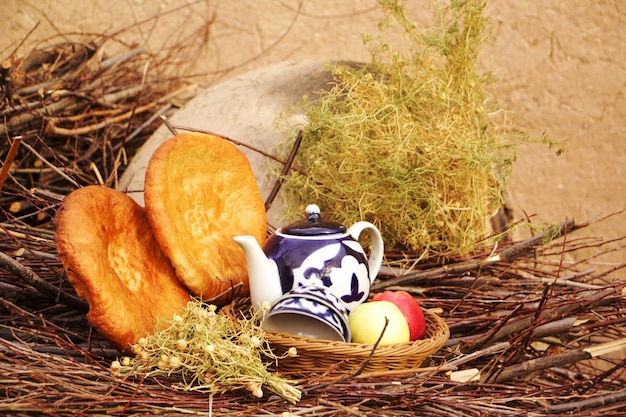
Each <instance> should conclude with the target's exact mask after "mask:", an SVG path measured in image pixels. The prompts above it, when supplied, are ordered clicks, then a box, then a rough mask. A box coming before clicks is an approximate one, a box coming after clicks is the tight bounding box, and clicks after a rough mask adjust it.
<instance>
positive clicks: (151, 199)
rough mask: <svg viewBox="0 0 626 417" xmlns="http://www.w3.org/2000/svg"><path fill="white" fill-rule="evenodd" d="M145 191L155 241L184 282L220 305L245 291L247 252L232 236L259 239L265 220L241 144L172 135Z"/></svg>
mask: <svg viewBox="0 0 626 417" xmlns="http://www.w3.org/2000/svg"><path fill="white" fill-rule="evenodd" d="M144 196H145V204H146V212H147V214H148V219H149V220H150V224H151V225H152V230H154V234H155V236H156V238H157V240H158V242H159V245H160V246H161V249H162V250H163V252H164V253H165V254H166V256H167V257H168V258H169V259H170V261H171V262H172V265H174V268H175V269H176V273H177V275H178V277H179V279H180V280H181V281H182V282H183V284H184V285H185V286H186V287H187V288H189V289H190V290H191V291H192V292H193V293H194V294H196V295H198V296H200V297H202V299H204V300H211V301H212V302H213V303H215V304H218V305H220V304H223V303H225V302H227V301H228V300H229V299H231V298H232V296H233V295H246V294H248V293H249V285H248V272H247V266H246V260H245V256H244V253H243V251H242V250H241V248H240V247H239V245H237V243H235V242H234V241H233V237H235V236H238V235H252V236H254V237H255V238H256V239H257V241H258V242H259V244H262V243H263V242H264V241H265V237H266V233H267V221H266V217H265V205H264V202H263V198H262V196H261V193H260V191H259V188H258V186H257V183H256V180H255V178H254V173H253V172H252V168H251V166H250V163H249V162H248V159H247V158H246V156H245V155H244V154H243V153H242V152H241V151H240V150H239V149H237V148H236V147H235V146H234V145H233V144H231V143H230V142H228V141H227V140H226V139H224V138H222V137H219V136H214V135H208V134H201V133H184V134H179V135H176V136H175V137H173V138H171V139H169V140H168V141H166V142H164V143H163V144H161V145H160V146H159V148H157V150H156V151H155V152H154V154H153V155H152V157H151V159H150V161H149V163H148V167H147V169H146V179H145V186H144ZM237 287H239V288H237ZM231 289H235V290H236V292H235V293H234V294H233V293H229V290H231ZM216 297H217V298H216Z"/></svg>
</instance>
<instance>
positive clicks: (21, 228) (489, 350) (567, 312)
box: [0, 39, 626, 417]
mask: <svg viewBox="0 0 626 417" xmlns="http://www.w3.org/2000/svg"><path fill="white" fill-rule="evenodd" d="M99 41H103V40H102V39H101V40H96V41H94V42H81V43H63V44H60V45H57V46H55V47H52V48H47V49H44V50H37V51H34V52H33V54H32V56H31V55H29V56H27V57H25V58H23V59H11V60H8V61H6V63H3V65H2V67H3V71H4V72H3V81H2V97H1V102H0V112H1V114H2V116H3V117H2V120H1V121H0V122H1V124H0V131H1V132H2V135H3V137H5V138H10V143H11V146H7V147H3V148H2V149H3V150H2V151H0V157H1V158H2V161H3V167H6V169H3V171H2V177H1V180H2V182H3V183H4V185H3V188H2V189H3V195H2V200H1V203H2V212H1V215H2V219H0V392H1V394H2V395H1V396H0V412H2V413H8V412H10V413H12V414H13V415H38V416H40V415H49V416H65V415H67V416H69V415H85V414H107V415H132V414H151V415H181V414H195V415H212V414H213V413H215V414H216V415H228V416H252V415H325V416H344V415H355V416H366V415H387V416H410V415H421V416H448V417H450V416H484V415H514V416H517V415H519V416H521V415H524V416H526V415H535V416H540V415H541V416H542V415H582V416H585V415H587V416H596V415H603V416H617V415H623V410H624V409H626V393H625V392H624V390H623V386H624V380H625V379H626V375H625V372H624V367H625V365H626V360H625V359H624V355H623V352H624V346H625V345H626V312H625V310H624V298H625V295H624V286H625V284H624V283H623V280H620V279H619V274H620V273H621V270H622V268H623V267H624V266H626V264H620V265H614V266H612V267H611V268H609V269H606V268H605V269H603V270H601V271H600V270H596V269H591V268H589V266H588V265H590V264H592V263H593V261H594V259H595V258H596V257H599V256H601V255H602V254H603V253H606V252H608V251H610V250H611V249H610V248H609V246H608V245H607V244H608V243H609V242H604V241H602V240H590V239H583V238H580V239H578V238H576V231H577V230H579V229H583V228H592V227H593V225H594V224H595V223H596V222H601V221H602V220H603V219H597V220H594V221H587V222H582V223H575V222H573V221H568V222H565V223H563V224H560V225H555V226H553V227H550V228H548V229H546V230H544V231H543V232H540V233H538V234H536V235H535V236H534V237H532V238H530V239H528V240H523V241H518V242H508V243H503V244H501V245H500V247H497V248H496V249H494V250H484V251H482V252H481V251H479V252H478V253H475V254H474V255H472V256H470V257H463V258H460V257H453V256H448V257H447V258H445V259H446V260H445V261H441V260H440V259H437V260H433V261H432V262H430V261H422V262H420V263H416V262H415V259H417V258H418V254H411V253H401V254H400V253H388V254H387V258H388V260H389V264H388V266H387V267H385V268H384V269H383V271H382V276H381V277H380V278H379V279H378V280H377V281H376V283H375V285H374V288H373V291H376V292H378V291H382V290H385V289H392V290H393V289H403V290H406V291H409V292H411V293H413V294H414V295H415V296H416V297H417V298H418V299H419V300H420V302H421V304H422V306H423V307H424V308H429V309H433V310H434V311H436V312H438V314H440V316H441V317H443V318H444V319H445V320H446V322H447V323H448V325H449V327H450V330H451V338H450V340H449V341H448V343H447V344H446V346H445V347H444V348H442V349H441V350H440V351H439V352H437V353H436V354H435V355H433V356H432V357H431V358H430V359H429V360H428V361H426V363H424V364H422V367H421V368H419V369H399V370H390V371H386V372H376V373H363V372H359V371H358V370H356V371H355V372H354V373H350V374H346V375H343V376H337V375H336V374H332V375H331V374H328V375H326V374H312V373H311V372H309V370H307V369H302V372H300V373H296V374H292V375H288V376H289V377H290V378H292V379H294V381H295V383H296V384H297V385H298V387H300V388H301V389H302V391H303V397H302V400H301V401H299V402H298V403H297V404H295V405H291V404H289V403H287V402H285V401H284V400H282V399H280V398H278V397H273V396H270V395H268V394H266V396H265V397H264V398H261V399H256V398H251V397H250V396H249V395H248V394H247V393H246V392H237V391H235V392H230V393H227V394H223V395H219V396H207V395H206V394H202V393H198V392H193V391H188V392H185V391H175V390H173V389H172V385H173V384H174V383H175V382H177V381H176V378H177V377H176V375H172V376H171V377H160V378H152V377H136V376H122V377H120V376H117V375H114V374H113V373H111V371H110V368H109V365H110V363H111V361H112V360H114V359H115V358H117V357H118V356H119V355H120V354H119V352H117V351H116V350H115V349H113V348H112V346H111V345H110V344H109V343H108V342H107V341H106V340H104V339H102V338H101V337H100V336H99V335H98V334H97V332H95V331H94V330H93V329H92V328H91V326H90V325H89V323H88V322H87V320H86V318H85V311H86V309H87V306H86V304H85V302H84V301H82V300H81V299H79V298H78V297H77V296H76V294H75V292H74V290H73V288H72V287H71V286H70V285H69V284H68V281H67V279H66V276H65V273H64V270H63V267H62V265H61V263H60V261H59V259H58V256H57V253H56V248H55V245H54V226H53V223H52V221H51V217H53V216H54V213H55V211H56V209H57V207H58V205H59V203H60V201H62V199H63V197H64V196H65V195H67V194H68V193H69V192H71V191H72V190H73V189H74V188H76V187H78V186H82V185H85V184H94V183H100V184H104V185H107V186H115V180H116V178H117V174H118V173H119V172H120V170H121V169H123V164H121V163H120V161H122V159H123V158H124V155H126V156H127V157H131V156H132V153H133V149H134V148H136V147H137V146H138V145H139V144H141V143H142V141H143V139H145V138H146V137H147V136H148V135H149V134H151V133H152V131H153V130H154V129H155V128H156V126H157V125H158V119H159V116H160V115H162V114H164V113H165V112H166V111H167V108H174V107H176V100H175V99H174V97H175V96H176V95H177V91H178V88H179V87H181V84H176V83H171V84H163V85H162V84H159V83H150V82H146V77H145V71H144V70H143V68H145V61H143V57H145V56H144V52H143V51H141V50H139V49H132V50H129V51H127V52H125V53H121V54H120V55H115V56H112V57H110V58H103V56H102V55H101V54H99V53H98V51H99V47H100V45H101V42H99ZM7 74H8V75H7ZM57 103H61V104H57ZM3 140H4V139H3ZM11 161H13V164H11ZM9 166H13V168H11V170H9V169H8V167H9ZM615 215H619V216H623V215H624V213H617V214H615ZM624 242H626V236H625V237H624V238H623V239H619V240H618V241H617V242H615V241H613V242H610V243H611V244H613V245H615V244H616V243H617V244H618V245H619V244H621V245H622V246H623V245H624V244H625V243H624ZM589 252H593V253H594V254H593V255H591V256H587V257H583V258H584V259H583V260H581V261H579V262H569V261H568V259H576V258H581V256H577V255H579V254H580V253H589ZM620 352H621V356H620Z"/></svg>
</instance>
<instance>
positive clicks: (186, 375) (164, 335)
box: [111, 300, 301, 403]
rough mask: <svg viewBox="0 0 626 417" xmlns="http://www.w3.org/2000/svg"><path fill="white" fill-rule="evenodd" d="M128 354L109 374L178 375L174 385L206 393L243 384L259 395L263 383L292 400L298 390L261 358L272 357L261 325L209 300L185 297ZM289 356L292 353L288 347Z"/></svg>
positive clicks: (298, 395)
mask: <svg viewBox="0 0 626 417" xmlns="http://www.w3.org/2000/svg"><path fill="white" fill-rule="evenodd" d="M132 351H133V353H135V355H136V356H135V357H134V358H130V357H123V358H121V359H120V360H116V361H114V362H113V363H112V364H111V370H112V371H113V372H115V373H120V374H127V373H131V372H132V373H135V374H141V375H143V374H147V375H148V376H162V375H167V376H169V375H179V376H180V379H181V381H180V382H178V383H176V384H174V388H175V389H181V390H189V391H203V392H209V393H212V394H218V393H223V392H226V391H231V390H236V389H246V390H248V391H249V392H250V394H251V395H252V396H254V397H257V398H260V397H262V396H263V387H267V389H269V390H270V391H272V392H274V393H276V394H278V395H280V396H281V397H283V398H285V399H286V400H288V401H290V402H292V403H295V402H296V401H298V400H299V399H300V396H301V392H300V390H298V389H297V388H295V387H294V386H292V385H291V384H290V383H289V382H288V381H287V380H285V379H284V378H282V377H281V376H279V375H277V374H275V373H272V372H270V371H269V370H268V369H267V366H266V364H265V363H264V362H263V359H262V357H263V356H265V357H269V358H273V359H279V358H278V357H276V356H274V355H273V353H272V351H271V350H270V348H269V344H268V343H267V341H266V339H265V334H264V332H263V330H262V329H261V327H260V326H259V325H258V322H256V321H255V320H253V319H249V320H248V319H245V318H241V319H240V320H237V321H235V320H233V319H232V318H230V317H228V316H226V315H221V314H217V313H216V307H215V306H214V305H209V306H205V305H203V303H202V302H201V301H200V300H192V301H190V302H189V303H188V304H187V306H186V308H185V309H184V311H183V312H182V313H181V314H180V315H176V316H174V317H173V318H171V319H169V320H161V321H160V322H159V324H158V325H157V330H156V331H155V333H154V334H151V335H148V336H146V337H145V338H141V339H140V340H139V341H138V342H137V343H136V344H135V345H133V346H132ZM289 354H290V355H293V354H295V352H292V351H291V352H290V353H289Z"/></svg>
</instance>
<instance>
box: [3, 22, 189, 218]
mask: <svg viewBox="0 0 626 417" xmlns="http://www.w3.org/2000/svg"><path fill="white" fill-rule="evenodd" d="M116 36H119V33H118V34H117V35H100V36H95V37H94V36H89V37H87V36H85V37H78V38H76V39H65V37H64V40H63V41H62V42H59V43H55V42H53V40H51V41H48V42H47V43H46V44H45V45H41V46H37V47H35V48H34V49H33V50H32V51H30V52H29V53H27V54H26V55H25V56H23V57H18V56H16V55H15V54H13V55H11V56H9V57H7V58H6V59H4V60H3V61H2V62H1V63H0V137H1V138H2V143H3V144H5V145H3V146H2V147H1V148H0V149H1V150H0V158H1V159H2V161H3V169H2V172H1V173H0V186H2V190H3V194H2V197H1V198H0V206H1V207H2V213H1V214H0V215H1V216H2V219H3V220H9V219H11V220H13V222H17V221H19V222H21V223H24V224H28V225H31V226H32V225H38V224H43V223H45V222H47V221H48V220H49V219H50V214H52V213H53V212H54V209H55V207H56V206H57V205H58V203H59V201H60V200H62V198H63V196H64V195H66V194H68V192H69V191H71V190H73V189H76V188H78V187H80V186H83V185H91V184H100V185H106V186H110V187H115V186H116V185H117V180H118V177H119V175H121V172H122V170H123V169H124V166H125V165H126V164H127V162H128V159H129V158H130V157H132V155H133V154H134V153H135V151H136V149H137V148H138V147H139V146H141V144H143V142H144V141H145V139H146V138H148V137H149V136H150V135H151V134H152V133H153V132H154V130H155V129H156V128H157V127H158V126H159V125H160V118H161V117H166V116H167V115H168V114H170V113H171V112H172V111H174V110H175V109H176V108H178V107H179V106H180V105H182V104H183V103H184V102H185V101H187V100H188V99H189V98H191V94H192V93H193V89H194V86H193V85H192V84H189V83H184V82H182V81H181V79H180V78H177V77H172V75H171V73H170V72H169V71H167V69H164V67H166V65H165V63H164V61H165V60H166V59H167V56H165V57H164V56H162V55H163V53H161V54H154V53H149V52H148V51H147V50H146V48H145V47H144V46H142V45H122V44H120V43H119V42H117V40H116ZM107 51H113V52H112V53H110V54H109V53H108V52H107ZM166 54H167V53H166ZM7 179H8V181H7Z"/></svg>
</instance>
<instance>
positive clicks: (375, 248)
mask: <svg viewBox="0 0 626 417" xmlns="http://www.w3.org/2000/svg"><path fill="white" fill-rule="evenodd" d="M363 230H366V231H367V234H368V235H369V237H370V239H371V240H372V250H371V252H370V256H369V261H368V268H369V275H370V281H371V282H374V279H376V276H377V275H378V271H380V267H381V265H382V263H383V255H384V252H385V244H384V243H383V238H382V236H381V235H380V231H379V230H378V229H377V228H376V226H374V225H373V224H372V223H370V222H365V221H361V222H356V223H354V224H353V225H352V226H350V228H348V234H349V235H351V236H352V237H353V238H354V240H359V236H360V235H361V232H362V231H363Z"/></svg>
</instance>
